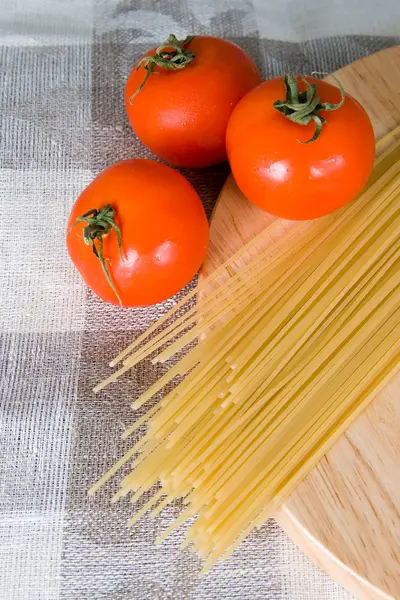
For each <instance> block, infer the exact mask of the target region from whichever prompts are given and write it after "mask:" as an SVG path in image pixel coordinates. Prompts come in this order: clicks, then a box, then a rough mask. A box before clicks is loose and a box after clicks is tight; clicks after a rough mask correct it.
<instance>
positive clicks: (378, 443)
mask: <svg viewBox="0 0 400 600" xmlns="http://www.w3.org/2000/svg"><path fill="white" fill-rule="evenodd" d="M316 67H317V65H316ZM336 76H337V77H339V79H340V81H341V82H342V84H343V86H344V88H345V89H346V91H347V92H349V93H350V94H352V95H353V96H354V97H355V98H357V99H358V100H359V101H360V102H361V103H362V104H363V105H364V107H365V108H366V110H367V111H368V113H369V115H370V117H371V119H372V122H373V125H374V129H375V135H376V139H377V140H379V139H380V138H381V137H382V136H384V135H385V134H386V133H388V132H389V131H391V130H393V129H394V128H395V127H396V126H397V125H399V124H400V47H398V46H397V47H394V48H391V49H389V50H384V51H382V52H379V53H377V54H374V55H372V56H369V57H367V58H365V59H363V60H360V61H357V62H355V63H353V64H351V65H349V66H347V67H345V68H343V69H341V70H340V71H338V72H337V73H336ZM328 79H329V78H328ZM274 220H275V218H274V217H272V216H270V215H268V214H267V213H264V212H263V211H261V210H260V209H258V208H256V207H254V206H253V205H251V204H250V203H249V202H248V201H247V200H246V199H245V198H244V196H243V195H242V194H241V192H240V191H239V189H238V188H237V186H236V184H235V182H234V180H233V178H232V176H230V177H229V178H228V180H227V182H226V184H225V186H224V188H223V190H222V192H221V195H220V197H219V200H218V202H217V205H216V208H215V210H214V214H213V216H212V221H211V243H210V252H209V255H208V258H207V260H206V262H205V264H204V266H203V269H202V272H201V274H200V277H204V276H206V275H208V274H210V273H211V272H212V271H213V270H214V269H215V268H216V267H218V266H219V265H220V264H221V263H222V262H224V261H225V260H227V259H228V258H229V257H230V256H231V255H232V254H233V253H234V252H235V251H237V250H238V249H240V248H241V247H242V246H243V245H244V244H245V243H246V242H248V241H249V240H250V239H252V238H253V237H254V236H255V235H257V234H258V233H260V232H261V231H262V230H263V229H264V228H265V227H266V226H267V225H268V224H269V223H271V222H272V221H274ZM399 300H400V299H399ZM274 516H275V517H276V519H277V520H278V522H279V523H280V525H281V526H282V527H283V528H284V529H285V531H286V532H287V533H288V534H289V535H290V536H291V537H292V539H293V540H294V541H295V542H296V543H297V544H298V545H299V546H300V547H301V548H302V549H303V550H304V551H305V552H306V553H307V554H308V555H309V556H311V558H312V559H313V560H314V561H315V562H316V563H317V564H318V565H319V566H320V567H322V568H323V569H324V570H325V571H326V572H327V573H328V574H329V575H330V576H331V577H333V578H334V579H336V580H337V581H338V582H339V583H341V584H342V585H344V586H345V587H346V588H347V589H348V590H350V591H351V592H352V593H353V594H354V595H355V596H356V597H357V598H360V599H363V600H364V599H368V600H375V599H378V598H379V599H383V598H385V599H396V600H399V599H400V377H399V378H397V379H395V380H393V381H392V382H391V383H390V384H389V385H388V386H387V388H386V389H385V390H384V392H383V393H381V394H379V396H378V397H377V398H375V400H374V401H373V402H372V403H371V405H370V406H369V408H368V409H367V410H366V411H365V412H364V413H363V414H362V415H361V416H360V417H359V418H358V419H357V420H356V421H355V423H354V424H353V425H352V426H351V427H350V429H349V430H348V431H347V433H346V434H345V435H344V436H342V437H341V438H340V440H339V441H338V442H337V443H336V444H335V445H334V446H333V448H332V449H331V450H330V451H329V452H328V454H327V455H326V456H325V457H324V458H323V460H321V461H320V463H319V464H318V466H317V467H316V468H314V469H313V471H312V472H311V473H310V474H309V476H308V477H307V478H306V479H305V480H304V481H303V482H302V483H301V484H300V485H299V487H298V488H297V490H296V492H295V493H294V494H292V496H291V497H290V498H289V500H288V501H287V502H286V503H285V505H284V506H283V507H282V509H281V510H280V511H279V512H278V513H277V514H275V515H274ZM293 600H295V599H293ZM321 600H324V599H322V598H321Z"/></svg>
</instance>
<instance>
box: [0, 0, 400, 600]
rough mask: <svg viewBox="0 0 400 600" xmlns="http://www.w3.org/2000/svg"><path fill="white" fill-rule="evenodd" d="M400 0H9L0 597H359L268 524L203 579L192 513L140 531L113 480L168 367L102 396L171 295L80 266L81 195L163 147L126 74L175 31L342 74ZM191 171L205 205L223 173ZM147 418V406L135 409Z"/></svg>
mask: <svg viewBox="0 0 400 600" xmlns="http://www.w3.org/2000/svg"><path fill="white" fill-rule="evenodd" d="M399 22H400V6H399V3H398V0H392V1H390V0H389V1H386V2H380V3H379V4H378V3H376V2H375V0H374V1H366V0H357V1H355V0H340V1H339V0H338V1H337V2H335V3H334V2H328V0H322V1H321V0H303V1H301V0H299V1H296V2H295V1H294V0H283V1H281V2H278V0H270V1H266V0H253V1H251V0H220V1H218V0H175V1H173V0H153V1H152V0H136V1H135V0H109V1H104V0H70V1H68V0H64V1H63V0H26V1H24V2H23V1H17V2H14V3H11V2H9V0H1V1H0V215H1V216H0V261H1V263H0V266H1V268H0V360H1V379H0V390H1V392H0V600H56V599H66V600H155V599H158V600H167V599H168V600H217V599H218V600H235V599H238V600H325V599H326V600H345V599H346V600H348V599H350V598H351V596H350V594H348V593H347V592H346V591H344V590H343V589H342V588H340V587H339V586H338V585H337V584H335V583H334V582H333V581H331V580H330V579H329V578H328V577H327V576H326V575H325V574H323V573H322V572H321V571H320V570H319V569H317V568H316V567H315V566H314V565H313V564H312V563H311V561H310V560H309V559H308V558H306V557H305V556H304V555H303V553H302V552H301V551H300V550H299V549H297V548H296V547H295V546H294V544H293V543H292V542H291V541H290V540H289V539H288V538H287V536H286V535H285V534H284V533H283V532H282V530H281V529H280V528H279V527H278V526H277V524H276V523H275V522H274V521H273V520H272V519H271V520H270V521H269V522H268V523H267V524H265V526H264V527H263V528H261V529H260V530H259V531H257V532H256V533H254V534H252V535H251V536H250V537H249V538H248V539H247V540H246V541H245V542H243V543H242V544H241V546H240V547H239V548H238V549H237V550H236V552H235V553H234V554H233V555H232V556H231V557H230V558H229V559H228V560H227V562H225V563H223V564H218V565H217V566H216V567H215V568H214V569H213V570H212V571H211V572H210V574H209V575H208V576H206V577H202V578H199V577H198V571H199V568H200V561H199V559H198V558H197V557H196V556H195V555H193V554H192V553H190V552H187V551H183V552H182V551H180V550H179V545H180V543H181V540H182V537H183V532H182V531H177V532H176V533H175V534H173V535H172V536H171V537H170V538H169V539H168V540H167V541H166V542H165V543H164V544H163V545H162V546H160V547H156V546H155V545H154V540H155V537H156V536H157V534H158V532H159V531H161V530H162V529H163V528H164V527H165V526H166V525H167V524H168V523H170V522H171V519H172V517H173V515H174V513H175V512H176V510H177V509H178V507H171V508H169V509H166V510H164V511H163V513H162V515H161V517H160V518H159V519H157V520H156V521H155V522H153V521H151V520H150V519H149V518H146V517H145V518H143V519H142V520H141V521H140V522H139V524H138V525H137V527H136V528H135V529H134V530H133V531H129V530H128V529H127V527H126V521H127V519H128V518H129V517H130V516H131V513H132V511H133V510H134V507H132V506H131V505H130V504H129V503H128V502H120V503H118V504H116V505H110V503H109V498H110V496H111V494H112V493H113V491H115V489H116V485H117V484H116V481H113V482H111V483H110V484H108V485H107V486H106V487H105V488H103V489H102V490H101V491H100V492H99V493H98V495H96V496H95V497H94V498H88V496H87V489H88V487H89V486H90V485H91V484H92V483H93V482H94V481H95V480H96V479H97V478H98V476H99V475H100V474H101V473H102V472H103V471H104V470H105V469H106V468H107V467H108V466H110V465H111V464H113V462H114V461H115V460H116V459H117V458H119V457H120V456H121V455H122V453H123V451H124V449H125V448H126V447H127V444H126V443H124V442H122V441H121V440H120V434H121V432H122V431H123V429H124V427H125V426H126V425H128V424H130V423H131V422H132V419H133V418H134V415H133V413H132V411H131V409H130V403H131V400H132V398H133V397H136V396H138V395H139V394H140V393H141V392H143V391H144V390H145V388H146V387H147V386H148V385H149V384H150V383H151V382H153V381H154V380H155V378H156V377H158V376H159V375H160V373H161V372H162V370H160V369H159V368H158V367H157V368H156V367H153V366H152V365H151V364H150V363H148V362H147V363H146V364H145V365H144V366H141V367H139V368H138V369H136V370H135V371H134V372H131V373H130V374H129V375H128V376H125V377H123V378H122V379H121V380H120V382H119V383H118V385H113V386H110V387H108V388H107V389H106V390H105V391H104V393H102V394H99V395H97V396H94V395H93V393H92V391H91V390H92V388H93V386H94V385H95V384H96V383H97V382H98V381H100V380H101V379H102V378H104V377H105V376H106V375H107V374H108V373H109V369H108V367H107V364H108V362H109V360H110V359H111V358H112V357H113V356H114V355H115V353H116V352H117V351H118V350H119V349H122V348H123V347H125V345H127V344H128V343H129V342H130V341H131V340H132V338H134V337H135V336H137V335H138V334H139V333H140V332H142V331H143V330H144V329H145V328H146V327H147V326H148V325H149V324H150V323H152V322H154V320H155V319H156V318H158V317H159V316H160V315H162V314H163V313H164V312H165V311H166V310H167V309H168V308H169V307H170V306H171V302H172V301H168V302H165V303H164V304H162V305H159V306H155V307H152V308H148V309H141V310H120V309H117V308H113V307H111V306H108V305H106V304H104V303H102V302H101V301H100V300H98V299H97V298H96V297H94V296H93V295H92V294H91V293H90V292H89V291H88V290H87V289H86V288H85V287H84V285H83V283H82V281H81V279H80V277H79V275H78V274H77V273H76V271H75V270H74V268H73V267H72V265H71V264H70V262H69V259H68V256H67V253H66V248H65V226H66V221H67V218H68V214H69V211H70V209H71V206H72V203H73V202H74V200H75V198H76V197H77V195H78V194H79V192H80V191H81V190H82V189H83V188H84V187H85V185H87V184H88V183H89V182H90V181H91V179H92V178H93V177H94V176H95V174H97V173H98V172H99V171H101V170H102V169H103V168H105V167H106V166H107V165H109V164H110V163H113V162H116V161H118V160H120V159H124V158H128V157H134V156H151V155H150V154H149V152H148V151H147V150H146V149H145V148H144V147H143V146H142V145H141V144H140V143H139V142H138V140H137V139H136V138H135V136H134V134H133V133H132V131H131V129H130V127H129V125H128V122H127V119H126V116H125V112H124V106H123V89H124V82H125V79H126V77H127V75H128V73H129V71H130V69H131V67H132V65H133V63H134V61H135V60H136V59H137V58H138V57H139V56H140V54H141V53H142V52H143V51H144V50H145V49H147V48H149V47H151V46H153V45H156V44H157V43H158V42H160V41H162V40H164V39H165V38H166V37H167V35H168V34H169V33H170V32H174V33H175V34H176V35H177V36H178V37H181V36H182V37H184V36H185V35H186V34H187V33H192V34H214V35H219V36H222V37H225V38H227V39H230V40H232V41H234V42H236V43H238V44H239V45H240V46H242V47H243V48H244V49H245V50H247V51H248V52H249V53H250V54H251V55H252V56H253V58H254V59H255V61H256V62H257V64H258V66H259V67H260V69H261V71H262V73H263V75H264V76H271V75H276V74H278V73H281V72H282V65H283V63H285V64H286V65H287V66H288V67H289V68H290V69H293V70H295V71H297V72H310V71H311V70H313V69H318V70H320V71H334V70H335V69H337V68H339V67H341V66H343V65H345V64H347V63H349V62H351V61H353V60H355V59H358V58H360V57H363V56H366V55H368V54H369V53H371V52H374V51H376V50H380V49H382V48H385V47H389V46H392V45H394V44H396V43H399V38H398V35H399V31H398V24H399ZM227 171H228V170H227V166H226V165H221V166H218V167H215V168H210V169H206V170H201V171H196V172H195V171H188V170H184V174H185V175H186V176H187V177H189V179H190V180H191V181H192V182H193V184H194V185H195V187H196V188H197V190H198V191H199V193H200V196H201V198H202V200H203V202H204V205H205V207H206V210H207V212H208V214H210V212H211V209H212V207H213V205H214V203H215V199H216V196H217V194H218V192H219V190H220V188H221V186H222V184H223V182H224V179H225V177H226V175H227ZM139 414H140V413H139Z"/></svg>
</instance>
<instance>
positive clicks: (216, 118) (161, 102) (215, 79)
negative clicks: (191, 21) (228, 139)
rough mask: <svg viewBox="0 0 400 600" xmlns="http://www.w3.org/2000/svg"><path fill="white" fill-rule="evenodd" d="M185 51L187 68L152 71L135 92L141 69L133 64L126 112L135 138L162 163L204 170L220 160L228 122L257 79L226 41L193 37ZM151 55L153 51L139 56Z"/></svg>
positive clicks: (142, 75)
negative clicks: (189, 56)
mask: <svg viewBox="0 0 400 600" xmlns="http://www.w3.org/2000/svg"><path fill="white" fill-rule="evenodd" d="M170 37H171V36H170ZM174 39H176V38H174ZM176 41H177V40H176ZM178 43H179V42H178ZM166 46H167V47H168V44H167V45H166ZM185 48H186V50H187V52H190V53H192V54H191V57H192V55H193V54H194V57H193V58H190V64H187V66H185V67H184V68H180V69H174V70H164V69H162V68H161V67H159V66H156V67H155V69H154V71H155V72H154V73H152V74H151V75H150V76H149V77H148V78H147V80H146V82H145V85H144V86H143V88H142V89H141V90H140V91H139V92H138V89H139V87H140V85H141V84H142V83H143V81H144V79H145V77H146V69H145V67H144V66H140V68H139V69H138V68H137V67H138V65H139V63H137V64H136V66H135V67H134V68H133V69H132V71H131V73H130V75H129V77H128V80H127V83H126V90H125V105H126V111H127V115H128V118H129V121H130V124H131V126H132V128H133V129H134V131H135V132H136V134H137V136H138V137H139V139H140V140H141V141H142V142H143V143H144V144H145V145H146V146H148V148H150V150H152V151H153V152H154V153H155V154H157V155H158V156H160V157H161V158H162V159H164V160H165V161H167V162H169V163H171V164H173V165H179V166H184V167H206V166H210V165H214V164H217V163H220V162H223V161H224V160H226V149H225V133H226V127H227V125H228V120H229V117H230V115H231V113H232V110H233V109H234V107H235V105H236V104H237V102H238V101H239V100H240V99H241V98H242V96H244V95H245V94H246V93H247V92H248V91H250V90H251V89H252V88H254V87H255V86H256V85H258V84H259V83H260V82H261V76H260V74H259V72H258V70H257V67H256V66H255V64H254V63H253V61H252V59H251V58H250V57H249V56H248V55H247V54H246V52H244V50H242V49H241V48H239V47H238V46H236V45H235V44H232V43H231V42H228V41H225V40H221V39H219V38H216V37H207V36H204V37H203V36H196V37H195V38H194V39H193V40H192V41H190V42H189V43H188V44H185ZM155 54H156V49H155V48H154V49H153V50H150V52H148V53H147V54H146V55H145V57H150V56H152V57H154V56H155ZM141 60H143V59H141ZM139 62H140V61H139ZM137 92H138V93H137ZM135 93H136V96H134V94H135ZM133 96H134V97H133Z"/></svg>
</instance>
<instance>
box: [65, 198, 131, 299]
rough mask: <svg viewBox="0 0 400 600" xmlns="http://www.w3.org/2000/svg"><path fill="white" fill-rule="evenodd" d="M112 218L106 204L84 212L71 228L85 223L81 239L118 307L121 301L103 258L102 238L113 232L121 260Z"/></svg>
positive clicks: (109, 208) (113, 212)
mask: <svg viewBox="0 0 400 600" xmlns="http://www.w3.org/2000/svg"><path fill="white" fill-rule="evenodd" d="M114 217H115V210H114V209H113V207H112V206H111V204H106V205H105V206H103V207H102V208H100V210H97V209H96V208H94V209H92V210H89V211H88V212H86V213H85V214H84V215H82V216H81V217H78V218H77V220H76V221H75V223H74V225H73V226H72V227H76V225H78V223H86V226H85V227H84V229H83V239H84V241H85V244H87V245H88V246H90V247H91V248H92V251H93V253H94V255H95V256H96V258H98V259H99V261H100V264H101V267H102V269H103V271H104V275H105V276H106V279H107V281H108V283H109V285H110V287H111V289H112V291H113V292H114V294H115V295H116V297H117V299H118V302H119V304H120V306H122V300H121V298H120V296H119V294H118V292H117V289H116V287H115V285H114V282H113V280H112V279H111V275H110V271H109V269H108V267H107V264H106V261H107V260H108V261H109V260H110V259H109V258H108V259H107V258H104V254H103V237H104V236H106V235H108V234H109V233H110V232H111V231H112V230H114V231H115V233H116V235H117V242H118V249H119V254H120V256H121V258H122V260H123V255H122V239H121V230H120V228H119V227H118V225H117V224H116V222H115V221H114Z"/></svg>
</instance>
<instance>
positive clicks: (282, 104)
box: [273, 71, 345, 144]
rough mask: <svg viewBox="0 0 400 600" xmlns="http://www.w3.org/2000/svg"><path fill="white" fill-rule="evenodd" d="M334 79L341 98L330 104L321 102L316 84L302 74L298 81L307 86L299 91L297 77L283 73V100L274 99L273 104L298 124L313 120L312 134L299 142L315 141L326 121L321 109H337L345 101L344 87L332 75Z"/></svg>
mask: <svg viewBox="0 0 400 600" xmlns="http://www.w3.org/2000/svg"><path fill="white" fill-rule="evenodd" d="M312 75H327V73H318V72H317V71H313V73H312ZM332 77H334V76H332ZM334 79H335V80H336V82H337V84H338V87H339V90H340V94H341V99H340V101H339V102H338V103H337V104H332V103H331V102H321V99H320V97H319V96H317V86H316V84H315V83H309V82H308V81H307V79H306V78H305V77H304V76H303V77H300V81H303V82H304V83H305V84H306V86H307V87H306V89H305V91H304V92H300V91H299V79H298V78H296V77H295V76H294V75H293V73H285V75H284V78H283V83H284V85H285V90H286V98H285V99H284V100H276V101H275V102H274V104H273V106H274V108H275V109H276V110H277V111H279V112H280V113H281V114H283V115H284V116H285V117H286V118H287V119H289V120H290V121H293V122H294V123H297V124H298V125H308V124H309V123H310V121H314V123H315V132H314V135H313V136H312V137H311V138H310V139H309V140H307V141H306V142H302V141H301V140H298V141H299V142H300V143H301V144H309V143H310V142H315V140H316V139H318V137H319V136H320V134H321V131H322V126H323V125H324V123H326V122H327V120H326V119H325V118H324V117H323V116H321V115H320V111H321V110H324V111H330V110H337V109H338V108H340V107H341V106H343V104H344V101H345V93H344V89H343V86H342V84H341V83H340V81H339V80H338V79H337V78H336V77H334Z"/></svg>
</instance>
